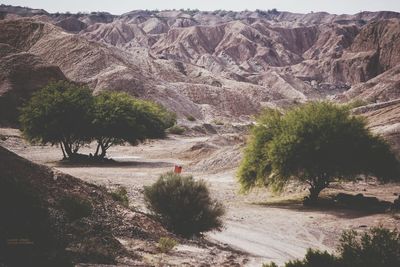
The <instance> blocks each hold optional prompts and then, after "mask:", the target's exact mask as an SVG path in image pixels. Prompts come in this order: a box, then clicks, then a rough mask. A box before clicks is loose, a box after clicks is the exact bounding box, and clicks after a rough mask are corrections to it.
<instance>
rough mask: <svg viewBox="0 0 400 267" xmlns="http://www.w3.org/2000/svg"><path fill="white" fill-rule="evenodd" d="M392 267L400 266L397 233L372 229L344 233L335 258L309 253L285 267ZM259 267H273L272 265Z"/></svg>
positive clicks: (399, 246) (399, 235)
mask: <svg viewBox="0 0 400 267" xmlns="http://www.w3.org/2000/svg"><path fill="white" fill-rule="evenodd" d="M320 266H324V267H395V266H400V233H399V232H398V231H397V230H393V231H391V230H388V229H385V228H372V229H371V230H370V231H369V232H367V233H364V234H358V233H357V232H355V231H345V232H344V233H343V234H342V236H341V238H340V244H339V246H338V255H332V254H329V253H328V252H326V251H324V252H322V251H319V250H312V249H309V250H308V251H307V254H306V256H305V258H304V259H303V260H295V261H289V262H287V263H286V264H285V267H320ZM263 267H277V265H276V264H275V263H270V264H264V265H263Z"/></svg>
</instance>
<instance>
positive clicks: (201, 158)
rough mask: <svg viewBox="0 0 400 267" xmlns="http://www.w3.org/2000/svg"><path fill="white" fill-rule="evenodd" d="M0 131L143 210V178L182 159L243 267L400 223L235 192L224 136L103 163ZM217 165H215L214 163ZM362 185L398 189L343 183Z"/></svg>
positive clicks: (133, 150) (26, 152) (25, 151)
mask: <svg viewBox="0 0 400 267" xmlns="http://www.w3.org/2000/svg"><path fill="white" fill-rule="evenodd" d="M0 134H3V135H7V136H9V137H8V139H7V140H5V141H1V142H0V145H3V146H5V147H7V148H8V149H10V150H12V151H14V152H16V153H17V154H20V155H22V156H24V157H26V158H28V159H30V160H33V161H35V162H38V163H42V164H47V165H51V166H54V167H56V168H57V169H59V170H60V171H62V172H66V173H68V174H71V175H74V176H76V177H79V178H81V179H83V180H86V181H89V182H93V183H96V184H100V185H105V186H107V187H115V186H118V185H123V186H125V187H126V188H127V189H128V191H129V196H130V198H131V200H132V203H134V205H135V206H136V207H137V208H140V209H145V208H144V204H143V195H142V192H143V191H142V189H143V185H150V184H152V183H153V182H154V181H155V180H156V179H157V177H158V176H159V175H160V174H161V173H164V172H166V171H170V170H172V169H173V166H174V164H181V165H183V170H184V173H186V174H193V175H194V177H196V178H201V179H205V180H206V181H207V182H208V183H209V185H210V188H211V192H212V194H213V195H214V196H215V197H216V198H218V199H219V200H220V201H222V202H223V204H224V205H225V206H226V208H227V215H226V218H225V229H224V230H223V231H222V232H217V233H210V234H208V238H209V239H211V240H217V241H219V242H222V243H225V244H228V245H229V246H231V247H233V248H236V249H239V250H242V251H245V252H247V253H249V261H248V263H247V264H246V265H248V266H261V264H262V263H263V262H269V261H275V262H276V263H278V264H282V263H283V262H285V261H287V260H290V259H295V258H301V257H303V255H304V254H305V252H306V249H307V248H309V247H313V248H320V249H327V250H332V248H333V247H334V245H335V243H336V242H337V240H338V237H339V235H340V233H341V231H342V230H343V229H361V230H362V229H365V228H366V227H368V226H376V225H388V226H390V227H397V228H398V229H400V220H399V219H398V217H396V216H392V215H387V214H375V215H365V214H356V213H354V212H349V211H338V210H336V211H324V212H322V211H320V210H303V209H301V208H299V207H297V206H288V207H271V206H265V205H260V204H254V203H261V202H263V201H265V200H266V199H267V198H268V197H269V195H268V193H267V192H265V191H262V192H261V193H252V194H250V195H246V196H244V195H240V194H237V191H238V185H237V183H236V182H235V178H234V173H235V171H234V169H233V168H231V167H230V166H231V165H232V164H233V165H235V164H236V162H237V148H235V146H234V145H233V144H232V143H230V141H229V142H228V141H226V140H228V139H227V138H225V137H218V136H217V137H216V136H214V137H190V138H183V137H176V136H173V137H170V138H168V139H166V140H160V141H154V142H150V143H147V144H143V145H140V146H136V147H131V146H118V147H113V148H111V149H110V151H109V156H110V157H111V158H114V159H115V160H116V161H118V162H119V163H118V164H115V165H109V166H101V167H100V166H63V165H59V163H58V160H59V159H60V151H59V149H58V148H56V147H48V146H44V147H42V146H30V145H27V144H25V143H24V142H23V141H22V140H21V139H20V138H19V137H18V135H19V133H18V131H15V130H9V129H1V130H0ZM231 139H232V138H230V139H229V140H231ZM199 147H200V148H201V149H199ZM194 148H195V149H194ZM85 149H88V148H85ZM221 151H222V152H221ZM230 151H231V152H230ZM232 162H233V163H232ZM230 163H232V164H230ZM218 164H219V165H220V166H219V167H220V170H218V168H216V165H218ZM365 188H368V192H371V194H374V192H375V193H377V194H378V195H379V194H380V195H379V196H380V197H382V196H383V197H384V198H386V199H388V200H393V199H394V198H395V196H394V193H395V192H399V193H400V187H399V186H393V185H391V186H385V187H382V188H381V187H379V188H378V187H373V186H369V185H361V186H360V185H357V186H356V187H354V186H353V187H351V186H350V188H347V189H346V188H343V190H349V191H351V192H354V191H357V190H359V191H362V192H364V193H365V191H364V190H367V189H365ZM374 190H375V191H374Z"/></svg>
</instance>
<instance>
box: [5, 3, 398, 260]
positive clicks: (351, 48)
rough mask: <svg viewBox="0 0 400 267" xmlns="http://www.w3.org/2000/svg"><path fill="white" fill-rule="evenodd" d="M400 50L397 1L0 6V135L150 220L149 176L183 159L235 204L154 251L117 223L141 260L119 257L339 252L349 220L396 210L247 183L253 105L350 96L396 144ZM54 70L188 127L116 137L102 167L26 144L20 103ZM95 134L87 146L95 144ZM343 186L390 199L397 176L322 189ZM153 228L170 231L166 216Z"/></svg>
mask: <svg viewBox="0 0 400 267" xmlns="http://www.w3.org/2000/svg"><path fill="white" fill-rule="evenodd" d="M127 11H128V10H127ZM399 59H400V13H397V12H391V11H380V12H360V13H357V14H353V15H335V14H329V13H326V12H315V13H309V14H298V13H291V12H285V11H277V10H276V9H272V10H255V11H240V12H234V11H225V10H216V11H212V12H208V11H199V10H175V9H174V10H161V11H159V10H134V11H129V12H126V13H124V14H122V15H113V14H110V13H107V12H91V13H77V14H70V13H50V12H47V11H45V10H42V9H32V8H27V7H17V6H7V5H0V137H1V138H0V146H2V147H4V148H6V149H8V150H10V151H12V152H14V153H16V154H17V155H19V156H21V157H23V158H26V159H27V160H29V161H32V162H34V163H38V164H42V165H46V166H48V167H51V168H54V169H55V170H56V171H57V172H58V171H59V172H62V173H66V174H68V175H71V176H74V177H77V178H79V179H81V180H82V181H85V182H89V183H92V184H95V185H99V186H101V188H105V191H107V190H108V191H110V190H113V189H115V188H118V187H120V186H123V187H125V188H127V191H128V196H129V199H130V203H131V206H132V208H134V210H135V212H137V213H136V214H139V215H140V216H139V215H138V216H139V217H140V218H141V219H143V220H144V221H151V223H149V225H153V221H152V219H151V218H148V217H147V213H148V211H147V209H146V207H145V205H144V200H143V186H146V185H151V184H152V183H153V182H154V181H156V179H157V178H158V177H159V175H160V174H163V173H165V172H167V171H172V170H173V168H174V165H176V164H179V165H182V166H183V174H188V175H193V176H194V177H195V179H203V180H205V181H207V183H208V184H209V187H210V190H211V193H212V196H213V197H215V198H217V199H218V200H220V201H221V202H222V203H223V204H224V206H225V207H226V209H227V213H226V215H225V217H224V229H223V230H222V231H221V232H211V233H208V234H206V236H205V239H193V240H183V239H180V240H179V242H180V244H179V245H178V246H177V247H176V249H175V250H174V251H173V252H171V253H170V254H168V255H158V253H156V248H155V241H154V240H155V239H154V240H151V241H148V240H147V241H146V240H140V239H130V238H129V237H127V236H125V238H124V237H123V235H122V237H121V236H120V237H119V238H120V239H119V242H120V243H121V244H122V245H123V246H124V247H125V248H126V249H127V250H128V251H131V250H132V251H136V252H138V253H140V255H141V257H142V259H143V261H142V262H139V263H138V262H129V261H128V262H127V261H124V259H119V263H120V264H121V265H124V264H125V265H135V264H138V266H140V264H148V265H163V264H166V263H168V264H170V265H177V266H261V264H262V263H264V262H269V261H275V262H276V263H277V264H283V263H284V262H286V261H287V260H290V259H296V258H302V257H303V256H304V254H305V252H306V250H307V248H310V247H311V248H319V249H322V250H328V251H333V250H334V248H335V245H336V244H337V242H338V239H339V236H340V233H341V232H342V231H343V230H346V229H355V230H357V231H365V230H367V229H368V228H369V227H372V226H385V227H388V228H391V229H393V228H396V229H400V214H398V213H394V212H385V213H371V212H361V211H355V210H349V209H338V208H326V207H324V208H322V207H321V208H305V207H303V206H302V204H301V200H302V198H303V197H304V195H305V194H306V193H307V190H306V188H305V187H304V185H300V184H293V185H291V186H289V187H288V188H287V189H285V191H284V192H283V193H282V194H281V195H278V194H273V193H271V192H269V191H268V190H267V189H257V190H253V191H252V192H250V193H249V194H241V193H240V192H239V184H238V183H237V181H236V170H237V167H238V165H239V163H240V160H241V158H242V154H243V153H242V152H243V149H244V147H245V143H246V139H247V137H248V134H249V131H248V130H249V126H250V125H252V124H253V123H254V116H255V115H257V114H258V113H259V112H260V111H261V110H262V109H263V108H265V107H269V108H274V109H278V110H281V111H285V110H286V109H287V108H289V107H292V106H295V105H299V104H301V103H306V102H308V101H314V100H324V101H333V102H335V103H339V104H345V103H347V104H349V105H354V106H353V109H352V114H355V115H360V116H363V117H364V118H365V120H366V122H367V125H368V128H369V129H370V130H371V131H372V132H373V133H375V134H378V135H381V136H383V137H384V138H385V139H386V140H387V141H388V142H389V143H390V144H391V147H392V149H393V150H394V151H395V153H396V154H397V155H398V156H399V155H400V115H399V114H400V65H399ZM58 80H66V81H71V82H75V83H77V84H81V85H86V86H88V88H89V89H90V90H91V92H92V93H93V94H94V95H97V94H99V93H100V92H102V91H105V90H110V91H116V92H126V93H128V94H130V95H131V96H134V97H137V98H141V99H146V100H152V101H155V102H157V103H159V104H161V105H163V106H164V107H166V108H167V109H168V110H170V111H173V112H175V113H176V115H177V119H178V125H179V126H182V127H183V128H185V134H184V135H168V137H167V138H166V139H163V140H153V141H145V142H144V143H141V144H139V145H138V146H130V145H124V146H113V147H111V148H110V149H109V151H108V154H107V156H108V157H110V158H111V159H113V160H114V161H115V162H109V163H107V164H103V165H99V164H92V165H85V164H80V165H79V164H66V163H63V162H61V161H60V160H61V158H62V157H61V155H62V154H61V150H60V148H58V147H55V146H53V147H52V146H49V145H46V146H40V145H32V144H29V143H27V142H26V141H24V139H23V137H22V135H21V132H20V131H19V130H18V112H19V109H20V107H21V106H23V105H24V103H26V101H27V100H28V99H29V97H30V96H31V95H32V94H33V93H35V92H36V91H38V90H40V89H41V88H43V87H44V86H46V85H47V84H48V83H49V82H51V81H58ZM189 118H191V119H190V120H189ZM93 145H94V144H92V147H83V148H82V151H80V152H82V153H87V154H88V153H90V152H92V151H93ZM28 165H29V164H28ZM0 174H1V173H0ZM85 188H86V187H85ZM338 192H344V193H350V194H356V193H361V194H363V195H365V196H374V197H377V198H378V199H380V200H385V201H393V200H394V199H396V198H398V197H399V195H400V185H398V184H378V183H377V182H376V181H375V180H374V179H366V180H360V181H358V182H355V183H334V184H332V185H331V186H330V187H329V188H328V189H326V190H324V191H323V192H322V194H323V196H324V197H325V196H326V197H329V196H331V195H334V194H336V193H338ZM110 205H111V204H110ZM113 205H115V204H113ZM113 207H114V206H113ZM123 212H127V214H131V213H130V211H127V210H124V211H123ZM129 216H133V215H129ZM154 229H158V230H159V231H158V232H157V234H160V235H162V234H165V235H169V234H170V233H167V231H166V230H165V229H164V228H162V227H161V226H160V225H158V224H157V225H155V226H154ZM149 232H151V231H149ZM157 237H159V236H157ZM82 266H85V265H82Z"/></svg>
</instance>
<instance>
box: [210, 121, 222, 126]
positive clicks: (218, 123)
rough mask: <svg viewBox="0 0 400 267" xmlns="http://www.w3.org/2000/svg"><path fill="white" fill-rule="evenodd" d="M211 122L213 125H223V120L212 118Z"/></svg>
mask: <svg viewBox="0 0 400 267" xmlns="http://www.w3.org/2000/svg"><path fill="white" fill-rule="evenodd" d="M212 123H214V124H215V125H224V122H223V121H221V120H213V121H212Z"/></svg>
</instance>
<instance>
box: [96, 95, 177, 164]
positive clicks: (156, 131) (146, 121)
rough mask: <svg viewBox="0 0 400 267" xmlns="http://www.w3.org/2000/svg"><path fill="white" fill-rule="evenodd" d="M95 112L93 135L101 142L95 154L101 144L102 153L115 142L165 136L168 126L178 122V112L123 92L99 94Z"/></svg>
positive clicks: (132, 142)
mask: <svg viewBox="0 0 400 267" xmlns="http://www.w3.org/2000/svg"><path fill="white" fill-rule="evenodd" d="M92 115H93V121H92V136H93V137H94V138H95V139H96V140H97V143H98V147H97V149H96V153H95V156H97V155H99V154H98V153H99V148H101V154H100V157H104V156H105V154H106V150H107V149H108V148H109V147H111V146H112V145H115V144H122V143H124V142H129V143H130V144H132V145H134V144H136V143H137V142H138V141H142V140H144V139H146V138H162V137H164V136H165V129H167V128H168V127H170V126H171V125H173V124H174V123H175V114H174V113H171V112H169V111H167V110H166V109H165V108H164V107H162V106H160V105H158V104H155V103H152V102H150V101H144V100H140V99H135V98H133V97H131V96H130V95H128V94H126V93H119V92H108V91H105V92H102V93H100V94H99V95H97V96H95V99H94V106H93V112H92Z"/></svg>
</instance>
